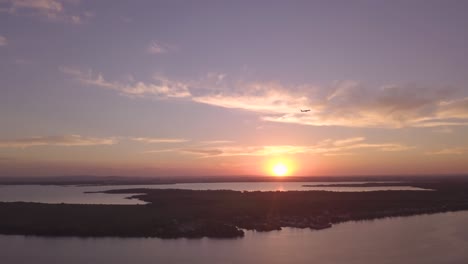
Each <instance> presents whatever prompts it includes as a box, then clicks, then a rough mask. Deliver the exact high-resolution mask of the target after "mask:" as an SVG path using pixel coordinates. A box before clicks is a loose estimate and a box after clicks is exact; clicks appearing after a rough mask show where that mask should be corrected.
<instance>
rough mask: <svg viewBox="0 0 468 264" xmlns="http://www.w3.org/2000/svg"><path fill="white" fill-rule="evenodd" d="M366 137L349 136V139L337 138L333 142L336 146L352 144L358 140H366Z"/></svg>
mask: <svg viewBox="0 0 468 264" xmlns="http://www.w3.org/2000/svg"><path fill="white" fill-rule="evenodd" d="M364 140H365V138H364V137H354V138H348V139H342V140H337V141H335V142H334V143H333V145H335V146H338V147H339V146H345V145H350V144H353V143H356V142H361V141H364Z"/></svg>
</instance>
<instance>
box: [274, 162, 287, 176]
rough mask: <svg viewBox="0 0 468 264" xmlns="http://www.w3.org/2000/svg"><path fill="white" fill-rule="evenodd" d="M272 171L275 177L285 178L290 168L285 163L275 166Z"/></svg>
mask: <svg viewBox="0 0 468 264" xmlns="http://www.w3.org/2000/svg"><path fill="white" fill-rule="evenodd" d="M272 171H273V174H274V175H275V176H285V175H286V174H287V173H288V167H286V166H285V165H284V164H283V163H277V164H275V165H274V166H273V169H272Z"/></svg>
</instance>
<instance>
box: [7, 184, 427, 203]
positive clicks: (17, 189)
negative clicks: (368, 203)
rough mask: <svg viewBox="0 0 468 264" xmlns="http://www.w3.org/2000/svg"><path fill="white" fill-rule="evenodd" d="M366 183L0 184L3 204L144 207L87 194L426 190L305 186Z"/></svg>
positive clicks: (121, 196) (115, 196)
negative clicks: (122, 191)
mask: <svg viewBox="0 0 468 264" xmlns="http://www.w3.org/2000/svg"><path fill="white" fill-rule="evenodd" d="M339 183H364V182H222V183H179V184H162V185H116V186H55V185H0V201H2V202H16V201H21V202H40V203H69V204H142V203H144V202H142V201H140V200H137V199H126V197H129V196H131V195H129V194H104V193H85V192H97V191H103V190H112V189H128V188H130V189H133V188H151V189H192V190H235V191H314V190H326V191H335V192H361V191H381V190H411V191H419V190H425V189H421V188H417V187H411V186H385V187H325V186H324V187H303V186H302V185H305V184H339Z"/></svg>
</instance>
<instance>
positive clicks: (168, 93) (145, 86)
mask: <svg viewBox="0 0 468 264" xmlns="http://www.w3.org/2000/svg"><path fill="white" fill-rule="evenodd" d="M59 69H60V70H61V71H62V72H63V73H65V74H68V75H71V76H73V77H74V78H75V79H76V80H78V81H80V82H81V83H84V84H86V85H93V86H98V87H102V88H107V89H112V90H116V91H118V92H119V93H120V94H121V95H125V96H130V97H152V98H184V97H189V96H191V94H190V92H189V89H188V85H187V84H186V83H183V82H178V81H172V80H170V79H167V78H165V77H164V76H161V75H154V76H153V82H151V83H145V82H136V81H133V80H132V81H129V82H127V83H124V82H110V81H107V80H105V79H104V77H103V75H102V74H100V73H97V74H96V73H94V72H93V71H91V70H89V71H87V72H83V71H81V70H78V69H75V68H70V67H60V68H59Z"/></svg>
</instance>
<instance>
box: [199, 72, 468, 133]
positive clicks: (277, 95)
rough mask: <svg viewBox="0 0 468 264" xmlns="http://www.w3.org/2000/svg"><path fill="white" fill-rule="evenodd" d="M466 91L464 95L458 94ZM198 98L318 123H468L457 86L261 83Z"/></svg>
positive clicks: (278, 118)
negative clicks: (286, 85) (326, 85)
mask: <svg viewBox="0 0 468 264" xmlns="http://www.w3.org/2000/svg"><path fill="white" fill-rule="evenodd" d="M460 96H461V99H454V98H460ZM193 100H194V101H196V102H199V103H204V104H210V105H214V106H218V107H224V108H236V109H241V110H246V111H252V112H257V113H259V114H260V115H261V118H262V119H263V120H265V121H272V122H283V123H295V124H302V125H312V126H345V127H381V128H398V127H436V126H454V125H468V94H467V92H466V91H465V92H463V91H461V90H458V89H455V88H453V87H439V88H437V87H417V86H414V87H413V86H397V85H387V86H382V87H376V88H371V87H366V86H365V85H363V84H361V83H359V82H354V81H344V82H335V83H333V84H332V85H331V86H328V87H318V86H311V85H303V86H297V87H284V86H282V85H280V84H277V83H260V84H259V83H256V84H255V85H253V86H252V85H249V84H246V85H244V86H242V87H239V88H236V89H231V90H227V91H222V92H218V93H215V94H207V95H202V96H198V97H194V98H193ZM301 108H308V109H310V112H307V113H301V112H300V111H299V109H301Z"/></svg>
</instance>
